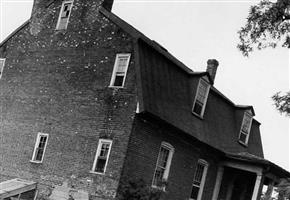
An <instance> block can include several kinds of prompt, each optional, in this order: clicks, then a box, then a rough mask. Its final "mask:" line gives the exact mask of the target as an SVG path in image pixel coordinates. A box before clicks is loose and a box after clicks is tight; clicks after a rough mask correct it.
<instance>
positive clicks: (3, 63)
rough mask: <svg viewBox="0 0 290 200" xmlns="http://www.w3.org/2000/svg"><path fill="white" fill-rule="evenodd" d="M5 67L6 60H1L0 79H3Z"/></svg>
mask: <svg viewBox="0 0 290 200" xmlns="http://www.w3.org/2000/svg"><path fill="white" fill-rule="evenodd" d="M4 65H5V58H0V78H1V77H2V73H3V69H4Z"/></svg>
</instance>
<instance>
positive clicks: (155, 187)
mask: <svg viewBox="0 0 290 200" xmlns="http://www.w3.org/2000/svg"><path fill="white" fill-rule="evenodd" d="M151 187H152V188H154V189H156V190H161V191H163V192H166V190H165V188H166V187H158V186H156V185H151Z"/></svg>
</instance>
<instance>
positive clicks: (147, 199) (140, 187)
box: [117, 179, 163, 200]
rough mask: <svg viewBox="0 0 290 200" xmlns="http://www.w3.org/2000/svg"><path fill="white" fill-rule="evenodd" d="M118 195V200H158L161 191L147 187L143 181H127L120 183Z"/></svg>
mask: <svg viewBox="0 0 290 200" xmlns="http://www.w3.org/2000/svg"><path fill="white" fill-rule="evenodd" d="M118 193H119V196H118V198H117V199H118V200H160V199H161V195H162V193H163V191H162V190H158V189H154V188H151V187H149V186H148V185H146V183H145V181H144V180H143V179H129V180H126V181H125V182H124V181H123V182H122V183H121V185H120V188H119V192H118Z"/></svg>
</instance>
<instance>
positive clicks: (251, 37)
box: [238, 0, 290, 56]
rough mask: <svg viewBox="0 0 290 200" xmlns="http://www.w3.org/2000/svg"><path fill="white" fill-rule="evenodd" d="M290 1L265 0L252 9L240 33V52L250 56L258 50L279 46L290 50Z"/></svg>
mask: <svg viewBox="0 0 290 200" xmlns="http://www.w3.org/2000/svg"><path fill="white" fill-rule="evenodd" d="M289 32H290V1H289V0H277V2H276V3H273V2H271V1H269V0H263V1H261V2H260V3H258V4H257V5H254V6H252V7H251V8H250V11H249V16H248V17H247V22H246V25H245V26H244V27H242V28H241V30H240V31H238V34H239V38H240V43H239V44H238V48H239V50H240V51H241V52H242V53H243V55H245V56H248V55H249V53H250V52H252V51H253V50H254V48H256V49H259V50H261V49H263V48H267V47H272V48H275V47H276V46H278V45H281V46H282V47H287V48H290V35H289Z"/></svg>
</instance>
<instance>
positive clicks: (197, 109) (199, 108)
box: [193, 102, 202, 115]
mask: <svg viewBox="0 0 290 200" xmlns="http://www.w3.org/2000/svg"><path fill="white" fill-rule="evenodd" d="M201 111H202V104H200V103H198V102H195V104H194V108H193V112H194V113H196V114H198V115H201Z"/></svg>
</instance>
